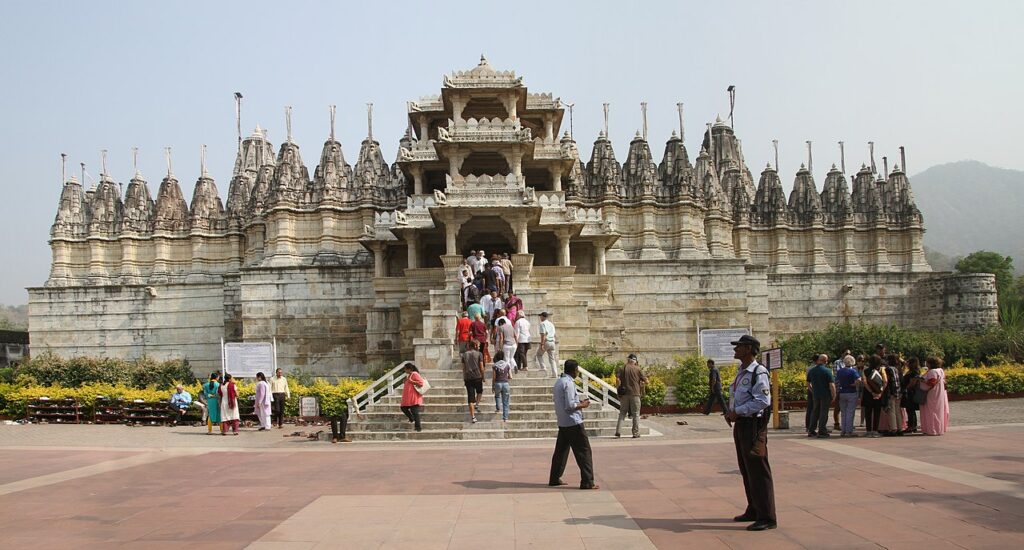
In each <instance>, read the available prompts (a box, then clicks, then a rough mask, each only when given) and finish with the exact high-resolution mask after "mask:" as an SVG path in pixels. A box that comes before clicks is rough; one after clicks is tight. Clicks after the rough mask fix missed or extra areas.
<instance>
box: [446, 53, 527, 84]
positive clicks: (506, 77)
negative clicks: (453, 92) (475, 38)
mask: <svg viewBox="0 0 1024 550" xmlns="http://www.w3.org/2000/svg"><path fill="white" fill-rule="evenodd" d="M522 86H523V77H521V76H516V73H515V71H497V70H494V68H492V67H491V64H490V63H488V62H487V59H486V58H485V57H484V56H480V64H478V65H477V66H476V67H474V68H473V69H471V70H469V71H453V72H452V74H450V75H444V87H445V88H478V89H479V88H520V87H522Z"/></svg>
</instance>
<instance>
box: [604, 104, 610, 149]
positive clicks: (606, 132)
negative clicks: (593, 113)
mask: <svg viewBox="0 0 1024 550" xmlns="http://www.w3.org/2000/svg"><path fill="white" fill-rule="evenodd" d="M603 106H604V137H606V138H608V140H609V141H611V138H609V137H608V104H607V103H604V104H603Z"/></svg>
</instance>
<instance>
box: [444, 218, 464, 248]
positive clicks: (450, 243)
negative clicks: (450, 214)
mask: <svg viewBox="0 0 1024 550" xmlns="http://www.w3.org/2000/svg"><path fill="white" fill-rule="evenodd" d="M460 227H462V222H461V221H455V220H448V221H447V222H445V224H444V243H445V254H447V255H449V256H456V255H458V254H459V251H458V244H457V243H456V242H455V238H456V237H457V236H458V234H459V228H460Z"/></svg>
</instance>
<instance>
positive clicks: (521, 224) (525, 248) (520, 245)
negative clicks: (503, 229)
mask: <svg viewBox="0 0 1024 550" xmlns="http://www.w3.org/2000/svg"><path fill="white" fill-rule="evenodd" d="M509 223H510V224H511V225H512V231H513V232H514V233H515V234H516V253H518V254H529V253H530V242H529V236H528V235H529V234H528V231H527V222H526V220H525V219H522V218H516V219H513V220H510V221H509Z"/></svg>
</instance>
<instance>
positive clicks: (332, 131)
mask: <svg viewBox="0 0 1024 550" xmlns="http://www.w3.org/2000/svg"><path fill="white" fill-rule="evenodd" d="M336 109H337V105H331V141H334V113H335V110H336ZM409 124H410V127H411V125H412V122H410V123H409Z"/></svg>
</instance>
